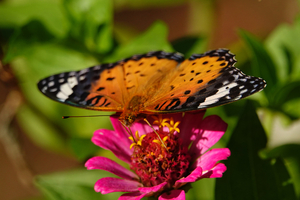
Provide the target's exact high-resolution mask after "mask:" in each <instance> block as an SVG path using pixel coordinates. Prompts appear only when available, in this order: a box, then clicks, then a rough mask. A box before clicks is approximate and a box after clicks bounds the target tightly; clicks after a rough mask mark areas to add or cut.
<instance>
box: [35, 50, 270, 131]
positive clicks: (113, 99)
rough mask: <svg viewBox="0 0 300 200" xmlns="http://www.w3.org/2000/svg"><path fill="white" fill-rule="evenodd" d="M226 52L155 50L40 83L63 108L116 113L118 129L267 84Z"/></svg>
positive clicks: (205, 105) (236, 96)
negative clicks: (243, 69)
mask: <svg viewBox="0 0 300 200" xmlns="http://www.w3.org/2000/svg"><path fill="white" fill-rule="evenodd" d="M235 63H236V60H235V58H234V55H233V54H232V53H230V52H229V50H226V49H217V50H212V51H208V52H206V53H204V54H194V55H192V56H191V57H190V58H189V59H184V57H183V55H182V54H180V53H167V52H164V51H154V52H149V53H146V54H143V55H134V56H132V57H130V58H127V59H123V60H120V61H118V62H115V63H110V64H101V65H96V66H93V67H90V68H87V69H83V70H80V71H71V72H64V73H60V74H56V75H52V76H50V77H47V78H45V79H43V80H41V81H40V82H39V83H38V88H39V89H40V91H41V92H42V93H43V94H45V95H46V96H47V97H49V98H51V99H53V100H55V101H59V102H62V103H65V104H68V105H72V106H76V107H81V108H85V109H91V110H99V111H115V112H117V113H120V116H119V120H120V121H121V122H122V124H123V125H125V126H127V127H130V125H131V124H132V123H133V122H134V121H136V120H137V119H139V118H141V117H142V116H145V115H151V114H165V113H173V112H186V111H195V110H201V109H206V108H210V107H215V106H220V105H223V104H227V103H230V102H234V101H237V100H239V99H242V98H244V97H247V96H249V95H252V94H254V93H256V92H258V91H261V90H262V89H263V88H264V87H265V86H266V82H265V81H264V80H263V79H261V78H257V77H253V76H247V75H245V74H244V73H243V72H241V71H240V70H239V69H237V68H235V67H234V64H235Z"/></svg>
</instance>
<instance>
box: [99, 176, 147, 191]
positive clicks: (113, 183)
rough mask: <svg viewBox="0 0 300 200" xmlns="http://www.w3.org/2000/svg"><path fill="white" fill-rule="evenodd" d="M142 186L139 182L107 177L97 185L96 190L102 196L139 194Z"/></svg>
mask: <svg viewBox="0 0 300 200" xmlns="http://www.w3.org/2000/svg"><path fill="white" fill-rule="evenodd" d="M141 186H142V184H141V183H139V182H137V181H132V180H126V179H119V178H111V177H105V178H101V179H100V180H98V181H97V182H96V183H95V186H94V189H95V191H96V192H101V194H107V193H111V192H137V191H138V188H139V187H141Z"/></svg>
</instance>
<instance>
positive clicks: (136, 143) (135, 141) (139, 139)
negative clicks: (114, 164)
mask: <svg viewBox="0 0 300 200" xmlns="http://www.w3.org/2000/svg"><path fill="white" fill-rule="evenodd" d="M144 137H146V135H142V136H140V135H139V132H138V131H136V132H135V139H134V138H133V137H132V136H130V137H128V138H129V139H130V140H131V141H132V144H131V145H130V149H131V148H132V147H134V146H142V141H143V139H144Z"/></svg>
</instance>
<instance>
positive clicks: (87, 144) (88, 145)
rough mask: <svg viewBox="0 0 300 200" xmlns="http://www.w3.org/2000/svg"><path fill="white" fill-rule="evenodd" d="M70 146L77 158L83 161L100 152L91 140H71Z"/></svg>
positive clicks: (76, 138) (74, 138) (75, 138)
mask: <svg viewBox="0 0 300 200" xmlns="http://www.w3.org/2000/svg"><path fill="white" fill-rule="evenodd" d="M69 144H70V146H71V148H72V150H73V152H74V153H75V155H76V156H77V158H78V159H79V160H81V161H84V160H86V159H87V158H88V157H90V156H92V155H95V153H96V152H97V151H99V147H98V146H97V145H95V144H94V143H92V141H91V138H79V137H73V138H71V139H70V141H69Z"/></svg>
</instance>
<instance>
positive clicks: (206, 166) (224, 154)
mask: <svg viewBox="0 0 300 200" xmlns="http://www.w3.org/2000/svg"><path fill="white" fill-rule="evenodd" d="M229 156H230V150H229V149H228V148H220V149H211V150H209V151H208V152H206V153H205V154H203V155H202V156H200V157H199V158H198V159H197V160H196V162H195V163H194V164H193V166H192V169H193V168H196V167H201V168H202V170H203V171H207V170H210V169H212V168H213V167H214V166H215V165H216V163H217V162H218V161H220V160H226V159H227V158H228V157H229Z"/></svg>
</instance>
